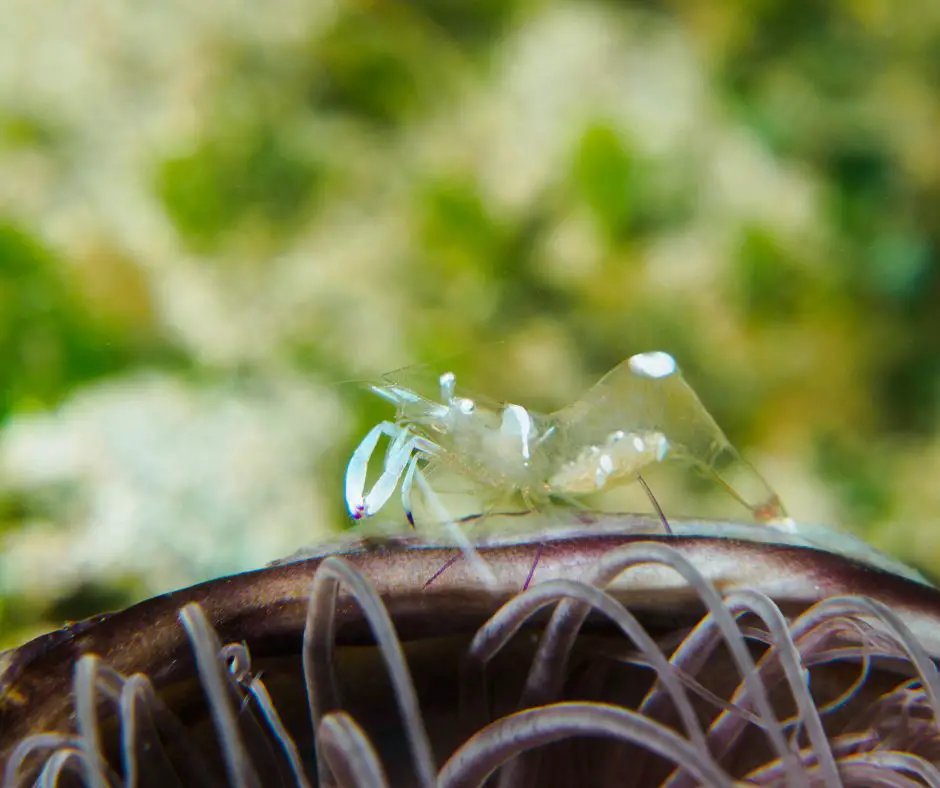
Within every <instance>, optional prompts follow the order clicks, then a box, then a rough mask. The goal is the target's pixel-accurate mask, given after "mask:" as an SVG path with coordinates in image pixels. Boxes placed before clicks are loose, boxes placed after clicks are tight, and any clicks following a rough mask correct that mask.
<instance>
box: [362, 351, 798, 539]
mask: <svg viewBox="0 0 940 788" xmlns="http://www.w3.org/2000/svg"><path fill="white" fill-rule="evenodd" d="M439 387H440V401H436V400H432V399H429V398H427V397H425V396H422V395H421V394H419V393H417V392H416V391H414V390H413V389H411V388H408V387H406V386H404V385H400V384H398V383H396V382H394V381H387V383H386V385H377V386H372V387H371V388H372V390H373V391H374V392H375V393H376V394H378V395H379V396H381V397H383V398H384V399H386V400H388V401H389V402H391V403H392V404H393V405H395V408H396V417H395V420H394V421H383V422H381V423H379V424H377V425H376V426H375V427H373V428H372V429H371V430H370V431H369V432H368V433H367V435H366V436H365V438H363V440H362V442H361V443H360V444H359V446H358V447H357V448H356V450H355V451H354V452H353V455H352V458H351V459H350V461H349V465H348V468H347V472H346V504H347V506H348V508H349V513H350V515H351V517H352V518H353V519H355V520H359V519H361V518H363V517H371V516H372V515H374V514H376V513H377V512H378V511H379V510H380V509H381V508H382V507H383V506H384V505H385V504H386V502H387V501H388V500H389V498H390V497H391V496H392V494H393V493H394V491H395V489H396V488H397V487H398V486H399V484H400V485H401V497H402V504H403V506H404V509H405V512H406V515H407V517H408V520H409V522H411V523H412V524H414V519H413V507H412V504H411V494H412V489H413V487H414V485H415V484H417V486H418V487H419V488H420V489H421V492H422V494H423V496H424V499H425V501H426V502H427V503H428V504H429V505H430V507H431V508H432V509H433V510H434V513H435V516H436V517H439V518H440V521H441V522H444V523H446V522H447V521H448V520H449V517H448V515H447V512H446V510H445V509H444V507H443V505H442V504H441V503H440V501H439V500H438V498H437V496H436V494H435V493H434V491H433V489H432V488H431V485H430V484H429V483H428V481H427V479H426V478H425V472H426V469H427V467H428V466H429V465H431V464H432V463H433V464H442V465H444V466H446V467H447V468H449V469H451V470H453V471H456V472H457V473H458V474H460V475H462V476H463V477H465V478H466V479H468V480H469V481H471V482H472V483H473V484H474V485H475V486H476V487H477V488H478V489H480V490H481V491H486V492H489V493H491V494H492V495H493V497H495V498H498V497H508V496H510V495H513V494H519V495H521V497H522V499H523V501H524V502H525V504H526V506H527V508H540V507H543V506H545V505H546V504H548V503H549V502H550V501H551V500H552V499H558V500H562V501H568V502H576V501H577V499H578V498H579V497H581V496H583V495H587V494H590V493H596V492H598V491H600V490H604V489H609V488H611V487H613V486H615V485H619V484H625V483H629V482H631V481H633V480H634V479H636V478H637V474H639V472H640V471H642V470H643V468H645V467H646V466H648V465H652V464H655V463H661V462H664V461H666V460H673V459H675V460H680V461H683V462H686V463H688V464H691V465H693V466H695V467H697V468H698V469H700V470H702V471H704V472H706V473H707V474H709V475H711V476H713V477H714V478H715V479H716V480H717V481H718V482H719V483H720V484H722V485H723V486H724V487H725V488H726V489H727V490H728V491H729V492H730V493H731V494H732V495H733V496H734V497H735V498H736V499H737V500H738V501H740V502H741V503H742V504H743V505H745V506H746V507H747V508H748V509H749V510H750V511H751V513H752V514H753V515H754V517H755V518H756V519H757V520H759V521H763V522H772V523H775V524H778V525H782V526H783V527H789V522H790V521H789V519H788V518H787V516H786V512H785V510H784V508H783V505H782V503H781V501H780V498H779V497H778V496H777V494H776V493H775V492H774V491H773V490H772V489H771V488H770V487H769V486H768V485H767V483H766V482H765V481H764V480H763V479H762V478H761V477H760V475H759V474H758V473H757V471H756V470H755V469H754V468H753V467H752V466H750V465H749V464H748V463H747V462H745V460H744V459H743V458H742V457H741V456H740V455H739V454H738V452H737V451H736V450H735V449H734V447H733V446H732V445H731V443H730V442H729V441H728V439H727V437H726V436H725V435H724V433H723V432H722V431H721V429H720V428H719V427H718V425H717V424H716V423H715V421H714V419H713V418H712V417H711V416H710V415H709V413H708V411H707V410H706V409H705V407H704V406H703V405H702V403H701V401H700V400H699V398H698V397H697V396H696V394H695V392H694V391H693V390H692V388H691V387H690V386H689V385H688V383H687V382H686V381H685V379H684V378H683V377H682V374H681V372H680V370H679V367H678V365H677V364H676V361H675V359H674V358H673V357H672V356H670V355H669V354H668V353H664V352H661V351H656V352H650V353H641V354H638V355H635V356H631V357H630V358H628V359H627V360H626V361H624V362H622V363H621V364H619V365H618V366H617V367H615V368H614V369H613V370H611V371H610V372H609V373H608V374H607V375H605V376H604V377H603V378H602V379H601V380H600V382H599V383H597V384H596V385H595V386H594V387H593V388H591V389H590V390H589V391H588V392H587V393H586V394H585V395H584V396H582V397H581V398H580V399H578V400H577V401H576V402H574V403H573V404H572V405H570V406H568V407H567V408H563V409H562V410H559V411H556V412H555V413H553V414H550V415H543V414H539V413H536V412H534V411H530V410H528V409H526V408H524V407H523V406H521V405H516V404H511V403H510V404H505V405H502V406H498V405H493V404H491V403H488V402H486V401H485V400H482V399H480V398H474V399H471V398H469V397H463V396H458V395H457V391H456V379H455V376H454V374H453V373H450V372H448V373H445V374H444V375H442V376H441V377H440V379H439ZM383 436H385V437H387V438H388V439H389V446H388V449H387V451H386V455H385V464H384V468H383V471H382V473H381V475H380V476H379V478H378V480H377V481H376V482H375V484H374V485H373V486H372V488H371V489H370V490H369V491H368V492H366V490H365V486H366V472H367V469H368V465H369V461H370V459H371V457H372V455H373V454H374V452H375V450H376V448H377V446H378V443H379V441H380V440H381V438H382V437H383Z"/></svg>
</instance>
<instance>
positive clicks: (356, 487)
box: [346, 421, 398, 520]
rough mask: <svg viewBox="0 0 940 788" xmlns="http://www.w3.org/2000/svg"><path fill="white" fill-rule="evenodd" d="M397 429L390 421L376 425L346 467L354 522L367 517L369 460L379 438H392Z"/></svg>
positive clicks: (347, 497) (347, 504) (347, 498)
mask: <svg viewBox="0 0 940 788" xmlns="http://www.w3.org/2000/svg"><path fill="white" fill-rule="evenodd" d="M397 429H398V428H397V427H396V426H395V425H394V424H392V422H390V421H383V422H380V423H379V424H376V425H375V426H374V427H373V428H372V429H371V430H369V431H368V432H367V433H366V436H365V437H364V438H363V439H362V441H361V442H360V444H359V445H358V446H357V447H356V450H355V451H354V452H353V453H352V457H350V458H349V464H348V465H347V466H346V508H347V509H349V515H350V517H352V518H353V519H354V520H358V519H360V518H361V517H363V516H365V498H364V497H363V493H364V492H365V489H366V473H367V472H368V470H369V459H370V458H371V457H372V453H373V452H374V451H375V447H376V446H377V445H378V443H379V438H381V437H382V436H383V435H388V436H389V437H391V436H393V435H395V434H397V433H396V431H397Z"/></svg>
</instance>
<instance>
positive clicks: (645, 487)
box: [636, 473, 672, 536]
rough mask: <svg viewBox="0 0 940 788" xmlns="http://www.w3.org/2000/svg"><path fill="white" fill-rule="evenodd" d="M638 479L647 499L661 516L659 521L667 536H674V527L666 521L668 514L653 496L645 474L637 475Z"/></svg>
mask: <svg viewBox="0 0 940 788" xmlns="http://www.w3.org/2000/svg"><path fill="white" fill-rule="evenodd" d="M636 478H637V481H638V482H639V483H640V484H641V485H642V486H643V490H644V491H645V492H646V497H647V498H649V499H650V502H651V503H652V504H653V508H654V509H655V510H656V514H658V515H659V519H660V521H661V522H662V524H663V529H664V530H665V531H666V533H667V534H669V536H672V526H671V525H669V520H667V519H666V513H665V512H664V511H663V507H662V506H660V505H659V501H657V500H656V496H655V495H653V491H652V490H651V489H650V486H649V485H648V484H647V483H646V479H644V478H643V474H642V473H637V475H636Z"/></svg>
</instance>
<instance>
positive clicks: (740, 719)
mask: <svg viewBox="0 0 940 788" xmlns="http://www.w3.org/2000/svg"><path fill="white" fill-rule="evenodd" d="M478 549H479V553H480V555H481V556H482V557H483V559H484V560H485V561H486V562H487V563H488V564H489V566H490V568H491V569H492V571H493V573H494V575H495V577H496V578H497V581H498V582H497V585H496V587H490V586H487V585H485V584H483V583H482V582H480V579H479V577H478V576H477V575H476V574H475V573H474V571H473V569H472V567H471V566H469V565H468V564H467V562H465V561H462V560H459V555H460V554H459V553H455V550H454V548H453V547H450V546H447V545H441V544H432V543H430V542H429V541H428V540H427V539H422V538H420V537H417V536H415V537H410V538H398V539H390V540H385V541H382V542H378V543H368V544H367V543H356V544H351V543H346V544H343V545H341V546H339V547H334V548H330V549H324V550H321V551H319V552H318V554H317V555H314V556H310V557H295V558H292V559H291V560H287V561H285V562H282V563H279V564H278V565H274V566H270V567H267V568H264V569H261V570H257V571H253V572H246V573H243V574H239V575H235V576H232V577H226V578H222V579H219V580H214V581H211V582H208V583H204V584H201V585H197V586H194V587H192V588H187V589H184V590H181V591H177V592H174V593H172V594H166V595H163V596H159V597H156V598H153V599H150V600H148V601H145V602H143V603H141V604H138V605H135V606H134V607H131V608H129V609H127V610H124V611H122V612H119V613H115V614H110V615H104V616H99V617H97V618H94V619H91V620H89V621H85V622H82V623H79V624H75V625H72V626H70V627H66V628H65V629H63V630H60V631H58V632H54V633H51V634H49V635H46V636H43V637H41V638H38V639H37V640H34V641H32V642H31V643H28V644H26V645H24V646H22V647H21V648H19V649H17V650H15V651H12V652H8V653H7V654H5V655H0V764H2V768H3V786H4V788H13V787H14V786H21V785H31V784H34V783H36V781H37V780H38V784H39V785H43V786H47V785H71V784H79V785H80V784H84V785H88V786H94V787H95V788H103V787H104V786H108V787H110V786H115V785H126V786H177V785H183V786H189V785H197V786H214V785H233V786H239V787H241V786H245V787H248V786H252V787H254V786H273V785H276V786H286V785H297V786H310V787H311V788H312V786H334V785H335V786H344V788H366V786H368V787H369V788H372V787H373V786H375V787H376V788H380V787H382V786H394V787H395V788H398V786H421V788H430V786H447V787H448V788H456V787H457V786H460V787H461V788H464V787H467V788H469V787H470V786H482V785H488V786H500V787H501V788H508V787H509V786H547V787H549V788H556V787H560V786H637V785H644V786H645V785H668V786H671V787H672V788H683V787H684V786H693V785H709V786H712V785H714V786H723V785H732V784H734V783H735V782H736V781H745V782H747V783H748V784H755V785H786V786H800V785H806V786H809V785H813V786H815V785H825V786H838V785H864V786H882V785H884V786H913V785H930V786H940V768H938V766H940V728H938V722H937V720H938V717H937V714H938V709H940V677H938V673H937V668H936V665H935V660H936V658H937V657H938V656H940V592H938V591H937V590H936V589H934V588H933V587H932V586H930V585H929V584H927V583H926V582H924V581H922V580H921V579H919V578H918V577H917V576H916V575H914V574H913V573H911V572H909V571H906V570H905V569H904V568H903V567H897V566H894V565H892V564H891V563H890V562H887V561H884V560H880V559H878V558H877V557H876V556H874V555H873V554H870V553H868V552H867V551H866V550H865V549H864V547H863V546H860V545H857V544H855V543H853V542H851V541H844V542H841V543H840V549H839V550H833V549H832V548H831V547H827V546H826V545H824V544H817V543H815V542H811V541H807V540H806V539H805V538H803V537H801V536H799V535H796V534H785V533H782V532H780V531H776V530H775V529H773V528H770V527H766V526H747V527H743V526H737V525H733V524H727V523H715V522H695V521H675V522H673V523H672V528H671V533H669V534H663V533H661V531H660V532H659V533H657V522H656V521H655V520H654V519H651V518H647V517H642V516H613V515H602V516H601V515H598V516H597V517H596V518H588V517H583V516H582V517H579V518H578V519H577V520H576V521H575V522H573V523H571V524H570V527H564V528H558V529H553V530H551V531H549V532H545V531H544V530H542V529H534V530H529V531H524V530H519V529H516V530H514V531H512V532H510V533H507V534H506V535H504V536H503V537H501V538H499V539H490V540H489V541H486V542H481V543H480V544H479V546H478ZM455 555H456V556H458V560H456V561H454V560H453V557H454V556H455ZM536 556H538V563H537V566H536V567H535V571H534V573H532V574H531V578H530V577H529V576H530V571H531V569H532V567H533V563H534V562H535V559H536ZM445 566H446V571H443V572H441V571H440V570H441V569H442V568H443V567H445ZM429 580H431V582H428V581H429ZM527 580H528V582H527ZM526 586H527V587H526Z"/></svg>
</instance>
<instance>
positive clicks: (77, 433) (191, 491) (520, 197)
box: [0, 0, 940, 645]
mask: <svg viewBox="0 0 940 788" xmlns="http://www.w3.org/2000/svg"><path fill="white" fill-rule="evenodd" d="M0 16H2V21H0V547H2V550H0V644H6V645H9V644H11V643H14V642H16V641H18V640H22V639H23V638H26V637H28V636H31V635H33V634H35V633H37V632H39V631H41V630H43V629H47V628H50V627H53V626H58V625H60V624H61V623H62V621H63V620H66V619H74V618H80V617H83V616H86V615H89V614H91V613H94V612H97V611H98V610H101V609H108V608H113V607H115V606H119V605H124V604H127V603H128V602H130V601H133V600H135V599H139V598H141V597H142V596H144V595H147V594H151V593H155V592H159V591H163V590H167V589H169V588H173V587H177V586H180V585H184V584H188V583H191V582H194V581H196V580H199V579H203V578H206V577H211V576H214V575H218V574H220V573H224V572H232V571H237V570H240V569H245V568H250V567H256V566H260V565H262V564H263V563H265V562H266V561H269V560H272V559H274V558H276V557H279V556H282V555H285V554H287V553H289V552H291V551H293V550H294V549H295V548H297V547H299V546H301V545H304V544H310V543H314V542H316V541H317V540H318V539H322V538H324V537H325V536H327V535H328V534H329V532H331V531H335V530H336V529H339V528H342V527H345V526H346V521H345V517H344V508H343V503H342V500H341V490H340V484H341V479H342V473H343V469H344V465H345V461H346V459H347V457H348V454H349V452H350V451H351V449H352V447H353V446H354V445H355V444H356V442H357V441H358V439H359V438H360V437H361V435H362V433H363V432H364V431H365V430H366V429H368V428H369V427H370V426H371V425H372V424H374V423H375V422H376V421H378V420H379V419H382V418H385V417H387V416H388V415H389V413H388V409H387V408H386V407H384V405H383V403H382V402H380V401H378V400H377V399H375V398H374V397H373V398H370V397H369V396H368V395H366V394H365V393H363V391H362V390H361V387H360V386H357V385H353V384H343V383H341V381H350V380H356V379H362V378H375V377H376V376H378V375H380V374H381V373H383V372H387V371H389V370H392V369H395V368H397V367H400V366H403V365H406V364H410V363H417V362H434V364H435V365H434V367H433V368H434V369H435V370H436V371H444V369H445V368H446V369H454V371H455V372H457V374H458V381H463V380H467V381H468V382H470V383H472V386H473V388H475V389H480V390H483V391H485V392H486V393H488V394H491V395H492V396H494V397H498V398H502V399H511V400H514V401H520V402H523V403H526V404H529V405H531V406H533V407H535V408H541V409H545V410H550V409H553V408H555V407H559V406H561V405H564V404H567V403H568V402H569V401H571V400H572V399H573V398H574V397H576V396H577V395H578V393H579V392H581V391H582V390H583V389H584V388H585V387H587V386H588V385H590V384H591V383H593V382H594V381H595V380H596V379H597V378H598V377H600V375H601V374H603V373H604V372H606V371H607V370H608V369H609V368H611V367H613V366H614V365H615V364H616V363H618V362H619V361H620V360H621V359H623V358H625V357H626V356H628V355H630V354H632V353H634V352H637V351H641V350H648V349H654V348H661V349H665V350H669V351H671V352H672V353H674V354H675V355H676V356H677V357H678V358H679V360H680V363H681V364H682V365H683V367H684V369H685V372H686V376H687V378H688V379H689V380H690V381H691V383H692V384H693V385H694V387H695V388H696V390H697V391H698V392H699V394H700V396H701V397H702V399H703V400H704V402H705V403H706V404H707V406H708V407H709V409H710V410H711V411H712V413H713V414H714V415H715V418H716V419H717V421H718V423H719V424H721V425H722V426H723V427H724V429H725V431H726V432H727V433H728V435H729V436H730V437H731V439H732V441H733V442H734V443H735V444H736V445H738V446H739V448H741V450H742V451H743V453H744V454H745V455H746V456H747V457H748V458H749V459H751V460H752V461H753V462H754V464H755V465H757V466H758V467H759V468H760V469H761V471H762V473H763V474H764V476H765V477H767V478H768V480H769V481H770V482H771V484H772V485H773V486H774V487H775V488H776V489H777V490H778V491H779V492H780V494H781V496H782V497H783V498H784V500H785V501H786V502H787V504H788V506H789V508H790V510H791V513H792V514H793V515H794V516H795V517H797V518H798V519H801V520H807V521H813V522H826V523H834V524H841V525H842V526H844V527H847V528H851V529H853V530H855V531H856V532H858V533H860V534H861V535H862V536H864V537H865V538H866V539H868V540H869V541H871V542H872V543H873V544H875V545H876V546H878V547H880V548H881V549H884V550H886V551H888V552H891V553H893V554H895V555H898V556H900V557H901V558H902V559H904V560H907V561H909V562H912V563H914V564H915V565H917V566H918V567H920V568H921V569H924V570H926V571H928V572H936V571H940V520H938V518H937V516H936V512H937V510H938V504H940V483H938V481H937V480H938V478H940V438H938V427H940V341H938V338H940V4H938V3H937V2H935V0H908V2H906V3H904V4H895V3H889V2H888V0H835V1H834V2H804V0H747V1H746V2H745V1H744V0H683V2H672V3H670V2H660V3H649V2H647V3H642V2H637V3H626V2H600V1H599V0H598V1H596V2H589V1H587V0H579V2H553V1H550V0H477V2H468V1H467V0H410V1H409V2H393V1H392V0H387V1H385V2H381V1H379V0H375V1H374V2H365V1H363V2H354V1H353V0H336V2H324V1H323V0H271V2H267V3H261V4H250V3H238V2H226V1H225V0H207V1H206V2H202V3H198V4H197V3H184V2H179V0H175V1H169V2H162V3H146V4H140V3H130V2H126V0H100V1H99V2H96V3H94V4H75V3H73V2H70V1H69V0H39V2H34V1H33V0H6V2H5V3H3V4H2V11H0ZM497 340H499V343H498V344H494V342H495V341H497ZM454 353H463V355H460V356H458V357H457V358H455V359H454V360H452V361H447V362H443V361H441V360H442V359H444V358H446V357H448V356H450V355H452V354H454ZM438 362H440V363H438ZM440 364H445V365H446V366H440ZM667 511H668V510H667ZM679 513H682V512H679Z"/></svg>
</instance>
